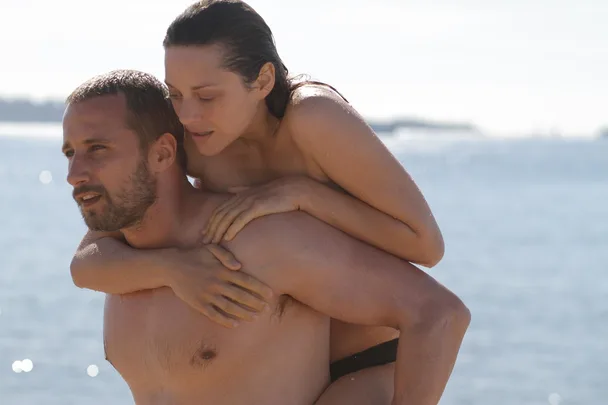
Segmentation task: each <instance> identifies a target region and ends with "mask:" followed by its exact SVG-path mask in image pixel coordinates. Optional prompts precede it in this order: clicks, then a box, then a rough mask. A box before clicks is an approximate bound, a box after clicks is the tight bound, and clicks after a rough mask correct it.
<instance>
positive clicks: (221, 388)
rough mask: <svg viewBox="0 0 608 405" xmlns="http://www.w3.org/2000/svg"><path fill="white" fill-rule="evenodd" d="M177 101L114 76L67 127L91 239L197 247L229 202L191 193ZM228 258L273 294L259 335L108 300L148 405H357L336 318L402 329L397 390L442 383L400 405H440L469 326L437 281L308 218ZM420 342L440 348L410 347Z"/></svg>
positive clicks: (159, 307)
mask: <svg viewBox="0 0 608 405" xmlns="http://www.w3.org/2000/svg"><path fill="white" fill-rule="evenodd" d="M165 96H166V93H165V88H164V86H163V85H162V84H161V83H160V82H158V81H157V80H156V79H155V78H153V77H152V76H150V75H147V74H143V73H140V72H133V71H118V72H111V73H109V74H106V75H102V76H99V77H96V78H93V79H91V80H90V81H89V82H87V83H85V84H83V85H82V86H80V87H79V88H78V89H76V90H75V91H74V92H73V93H72V95H71V96H70V97H69V98H68V106H67V109H66V112H65V116H64V121H63V131H64V144H63V153H64V154H65V156H66V157H67V159H68V162H69V170H68V182H69V183H70V184H71V185H72V186H73V187H74V191H73V195H74V199H75V200H76V202H77V204H78V205H79V208H80V210H81V213H82V215H83V218H84V220H85V222H86V224H87V226H88V227H89V228H90V229H91V230H94V231H97V232H99V233H100V234H104V235H107V236H113V237H116V238H119V239H122V240H125V241H126V242H127V243H128V244H130V245H131V246H133V247H136V248H141V249H146V248H159V247H167V248H175V249H182V248H191V247H193V246H195V245H197V244H198V243H200V224H203V223H205V222H206V220H207V219H208V217H209V216H210V215H211V213H212V211H213V209H214V208H215V207H216V206H217V205H218V204H221V202H222V201H225V199H226V198H227V196H225V195H220V194H211V193H207V192H203V191H200V190H197V189H195V188H194V187H192V186H191V184H190V183H189V182H188V179H187V177H186V175H185V169H184V167H185V158H184V154H183V150H182V148H181V146H182V142H183V139H182V132H181V127H180V126H179V123H178V121H177V118H176V117H175V116H174V114H173V110H172V109H171V106H170V104H169V103H168V102H167V101H166V99H165ZM142 111H149V112H150V113H151V114H153V115H154V117H153V118H150V116H148V117H143V116H142V114H141V112H142ZM146 118H149V119H148V120H147V119H146ZM223 245H224V246H225V247H226V248H227V249H228V250H230V251H231V252H232V253H234V255H235V256H236V257H238V260H239V261H240V262H241V263H242V264H243V268H242V271H241V272H240V273H242V274H241V277H243V278H244V279H245V278H247V279H248V280H247V281H248V282H252V280H251V279H253V278H255V279H258V280H260V281H261V282H263V283H264V284H266V285H267V286H268V287H269V288H268V290H267V291H266V294H267V295H268V297H267V298H268V300H269V302H270V303H271V304H270V308H269V309H268V310H267V311H265V312H263V313H262V314H261V315H260V316H259V317H258V319H257V320H255V321H253V322H249V323H246V324H242V325H240V326H239V327H238V328H234V329H230V328H224V327H222V326H220V325H218V324H217V323H215V322H212V321H210V320H209V319H208V318H207V317H205V316H203V315H202V314H200V313H198V312H196V311H194V310H193V309H192V308H191V307H190V306H188V305H186V304H185V303H184V302H183V301H181V300H180V299H178V298H177V297H176V296H175V295H174V294H173V292H172V290H171V289H169V288H157V289H152V290H145V291H140V292H136V293H131V294H124V295H111V294H109V295H107V298H106V305H105V314H104V343H105V348H106V354H107V358H108V360H109V361H110V362H111V363H112V364H113V366H114V367H115V368H116V370H117V371H118V372H119V373H120V374H121V376H122V377H123V378H124V380H125V381H126V382H127V384H128V385H129V387H130V389H131V392H132V394H133V398H134V400H135V402H136V403H137V404H172V405H182V404H183V405H189V404H201V403H205V404H213V405H239V404H259V405H262V404H264V405H266V404H268V405H274V404H282V405H283V404H288V405H292V404H293V405H299V404H302V405H309V404H313V403H315V402H316V403H317V404H341V403H348V404H356V402H357V401H356V399H352V398H348V399H346V398H340V397H335V395H333V396H332V390H331V387H330V388H329V389H327V387H328V384H329V362H330V358H329V319H330V317H331V318H335V319H339V320H342V321H345V322H349V323H355V324H362V325H377V326H388V327H393V328H396V329H399V330H400V331H401V335H400V340H399V350H398V359H397V365H396V369H397V370H396V380H400V379H405V378H410V379H412V380H413V381H416V377H415V375H416V374H420V375H427V376H428V375H432V376H433V377H434V378H433V379H432V381H431V382H428V381H425V380H422V381H420V384H419V385H418V386H415V387H414V389H411V390H409V391H407V392H404V390H400V389H397V388H396V392H395V394H394V397H393V404H395V405H397V404H399V405H401V404H403V405H428V404H436V403H437V402H438V401H439V398H440V396H441V394H442V392H443V389H444V387H445V384H446V382H447V380H448V378H449V375H450V373H451V371H452V367H453V365H454V362H455V360H456V357H457V354H458V350H459V347H460V344H461V342H462V339H463V336H464V334H465V331H466V329H467V327H468V324H469V319H470V315H469V312H468V310H467V308H466V307H465V306H464V304H463V303H462V302H461V301H460V300H459V299H458V298H457V297H456V296H455V295H454V294H452V293H451V292H449V291H448V290H446V289H445V288H444V287H442V286H441V285H440V284H438V283H437V282H435V281H434V280H433V279H432V278H431V277H429V276H428V275H426V274H425V273H424V272H422V271H419V270H417V269H415V268H414V267H413V266H411V265H410V264H408V263H406V262H404V261H402V260H400V259H397V258H396V257H393V256H390V255H388V254H386V253H385V252H382V251H380V250H378V249H375V248H373V247H371V246H369V245H367V244H365V243H363V242H360V241H358V240H355V239H354V238H351V237H349V236H347V235H345V234H344V233H342V232H340V231H338V230H337V229H335V228H333V227H331V226H329V225H326V224H325V223H323V222H321V221H319V220H317V219H315V218H313V217H311V216H309V215H307V214H304V213H301V212H292V213H285V214H276V215H271V216H266V217H263V218H260V219H256V220H255V221H253V222H252V223H251V224H249V225H248V226H247V227H246V228H245V229H243V230H242V231H241V232H240V233H239V234H238V235H237V236H236V237H235V238H234V239H233V240H232V241H229V242H224V243H223ZM201 254H202V255H205V254H207V255H208V256H207V257H206V260H208V262H209V263H210V264H211V263H213V262H215V260H216V259H215V258H214V256H213V255H212V254H211V253H209V252H206V251H205V250H204V249H203V250H202V253H201ZM406 266H411V267H412V268H411V269H407V270H404V269H403V267H406ZM399 268H401V269H399ZM223 271H230V270H223ZM216 280H221V274H220V275H219V276H218V278H217V279H216ZM222 288H224V286H223V285H222V284H221V283H219V282H218V283H217V289H218V290H220V289H222ZM224 305H225V306H230V305H233V304H232V303H231V302H228V301H227V302H224ZM413 336H416V341H420V340H419V338H420V336H423V337H424V339H423V340H422V341H424V342H427V343H425V344H424V345H423V346H424V347H420V346H417V347H411V345H408V344H407V339H409V338H412V337H413ZM404 341H405V342H406V343H405V344H401V343H402V342H404ZM435 377H436V378H435ZM429 384H430V386H429ZM396 387H398V385H397V384H396ZM326 389H327V390H326ZM324 392H325V393H324ZM322 394H323V395H322ZM361 400H365V398H361ZM367 402H368V403H369V398H368V399H367Z"/></svg>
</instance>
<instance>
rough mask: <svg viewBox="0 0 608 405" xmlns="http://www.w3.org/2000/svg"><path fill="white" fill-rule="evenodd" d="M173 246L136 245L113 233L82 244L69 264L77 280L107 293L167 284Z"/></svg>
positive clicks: (77, 282)
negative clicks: (116, 237)
mask: <svg viewBox="0 0 608 405" xmlns="http://www.w3.org/2000/svg"><path fill="white" fill-rule="evenodd" d="M173 251H174V249H134V248H131V247H129V246H128V245H126V244H125V243H123V242H121V241H119V240H116V239H114V238H111V237H105V238H101V239H98V240H96V241H93V242H91V243H90V244H88V245H86V246H83V247H81V248H79V250H78V251H77V252H76V255H75V256H74V258H73V259H72V263H71V264H70V271H71V274H72V280H73V281H74V284H75V285H76V286H78V287H80V288H87V289H90V290H95V291H101V292H105V293H108V294H126V293H131V292H135V291H141V290H147V289H152V288H159V287H163V286H167V285H168V284H169V281H168V270H167V269H168V268H169V266H168V265H167V264H166V263H167V262H168V261H169V260H170V257H171V255H172V254H173Z"/></svg>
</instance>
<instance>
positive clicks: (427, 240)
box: [286, 87, 444, 267]
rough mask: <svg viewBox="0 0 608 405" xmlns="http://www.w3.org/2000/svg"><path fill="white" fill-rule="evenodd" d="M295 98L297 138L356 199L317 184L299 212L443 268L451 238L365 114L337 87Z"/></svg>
mask: <svg viewBox="0 0 608 405" xmlns="http://www.w3.org/2000/svg"><path fill="white" fill-rule="evenodd" d="M294 100H295V103H294V105H292V106H291V111H288V115H287V116H286V121H287V122H288V126H289V129H290V132H291V133H292V136H293V138H294V141H295V142H296V143H297V145H298V146H299V147H300V149H301V150H302V152H303V153H304V154H305V155H307V156H309V157H311V158H312V159H313V160H314V161H315V162H316V164H317V165H318V166H319V168H320V169H321V170H322V171H323V172H324V173H325V174H326V175H327V177H329V178H330V179H331V180H332V181H333V182H335V183H336V184H337V185H339V186H340V187H342V188H343V189H344V190H345V191H347V192H348V193H349V194H351V195H352V196H350V195H347V194H344V193H341V192H339V191H336V190H333V189H331V188H330V187H327V186H325V185H323V184H320V183H312V182H310V184H311V186H310V188H309V190H310V191H309V192H308V193H305V194H304V195H303V196H302V200H301V201H300V204H299V208H300V209H301V210H304V211H306V212H308V213H309V214H311V215H313V216H315V217H317V218H319V219H321V220H323V221H324V222H326V223H328V224H330V225H333V226H334V227H336V228H338V229H340V230H342V231H344V232H346V233H348V234H350V235H351V236H354V237H356V238H358V239H360V240H363V241H365V242H367V243H369V244H371V245H373V246H375V247H378V248H380V249H383V250H385V251H387V252H390V253H392V254H394V255H396V256H398V257H400V258H403V259H406V260H408V261H411V262H413V263H417V264H420V265H423V266H426V267H432V266H434V265H435V264H437V263H438V262H439V261H440V260H441V258H442V257H443V253H444V243H443V237H442V235H441V231H440V230H439V226H438V225H437V222H436V221H435V218H434V217H433V214H432V212H431V210H430V208H429V206H428V204H427V202H426V200H425V198H424V197H423V195H422V193H421V192H420V190H419V188H418V187H417V186H416V184H415V183H414V181H413V180H412V178H411V177H410V175H409V174H408V173H407V172H406V170H405V169H404V168H403V166H402V165H401V163H399V161H398V160H397V159H396V158H395V157H394V156H393V155H392V153H391V152H390V151H389V150H388V149H387V148H386V146H385V145H384V144H383V143H382V141H381V140H380V139H379V138H378V137H377V136H376V134H375V133H374V132H373V130H372V129H371V128H370V127H369V126H368V125H367V124H366V123H365V121H364V120H363V119H362V118H361V116H360V115H359V114H358V113H357V112H356V111H355V110H354V109H353V108H352V107H351V106H350V105H349V104H348V103H346V102H345V101H344V100H343V99H341V98H340V97H339V96H338V95H336V94H334V93H333V92H331V91H330V90H325V89H319V88H316V87H308V88H306V87H302V88H301V89H299V92H298V93H297V94H296V97H295V98H294ZM353 196H354V198H353Z"/></svg>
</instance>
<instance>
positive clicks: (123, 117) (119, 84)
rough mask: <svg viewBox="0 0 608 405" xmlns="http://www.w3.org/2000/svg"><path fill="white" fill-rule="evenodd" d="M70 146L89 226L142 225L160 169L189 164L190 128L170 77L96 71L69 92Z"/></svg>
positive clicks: (77, 194) (66, 127)
mask: <svg viewBox="0 0 608 405" xmlns="http://www.w3.org/2000/svg"><path fill="white" fill-rule="evenodd" d="M63 141H64V143H63V153H64V154H65V156H66V157H67V158H68V161H69V170H68V179H67V180H68V182H69V183H70V184H71V185H72V186H73V187H74V191H73V195H74V199H75V200H76V202H77V204H78V206H79V208H80V211H81V213H82V216H83V218H84V220H85V222H86V224H87V226H88V227H89V228H90V229H92V230H97V231H117V230H120V229H124V228H128V227H131V226H133V225H136V224H137V223H138V222H140V221H141V219H142V218H143V216H144V214H145V212H146V211H147V209H148V208H149V207H150V206H151V205H152V204H153V203H154V202H155V201H156V197H157V192H156V189H157V182H158V176H159V175H160V174H161V173H163V172H166V171H167V170H168V169H169V168H172V167H175V168H176V169H177V170H180V171H184V170H185V167H186V157H185V153H184V149H183V128H182V126H181V124H180V123H179V120H178V118H177V116H176V115H175V112H174V110H173V108H172V107H171V103H170V101H169V100H168V92H167V89H166V88H165V86H164V84H162V83H161V82H160V81H158V80H157V79H156V78H154V77H153V76H152V75H149V74H146V73H142V72H138V71H132V70H117V71H112V72H109V73H106V74H103V75H100V76H96V77H94V78H92V79H90V80H88V81H87V82H85V83H83V84H82V85H80V86H79V87H78V88H76V89H75V90H74V91H73V92H72V94H70V96H69V97H68V98H67V108H66V111H65V114H64V118H63Z"/></svg>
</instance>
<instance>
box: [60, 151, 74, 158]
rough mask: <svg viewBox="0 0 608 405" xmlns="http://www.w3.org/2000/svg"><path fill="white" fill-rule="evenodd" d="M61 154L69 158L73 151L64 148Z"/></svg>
mask: <svg viewBox="0 0 608 405" xmlns="http://www.w3.org/2000/svg"><path fill="white" fill-rule="evenodd" d="M63 154H64V155H65V157H67V158H71V157H72V156H74V151H73V150H66V151H65V152H64V153H63Z"/></svg>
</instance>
